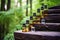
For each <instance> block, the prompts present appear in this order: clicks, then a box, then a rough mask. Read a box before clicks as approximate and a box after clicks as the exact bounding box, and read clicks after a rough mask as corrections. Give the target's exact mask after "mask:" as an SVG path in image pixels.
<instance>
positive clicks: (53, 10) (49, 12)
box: [43, 9, 60, 14]
mask: <svg viewBox="0 0 60 40" xmlns="http://www.w3.org/2000/svg"><path fill="white" fill-rule="evenodd" d="M46 13H47V14H60V9H49V10H44V11H43V14H46Z"/></svg>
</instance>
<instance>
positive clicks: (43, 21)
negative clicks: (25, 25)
mask: <svg viewBox="0 0 60 40" xmlns="http://www.w3.org/2000/svg"><path fill="white" fill-rule="evenodd" d="M41 24H45V19H44V16H42V18H41Z"/></svg>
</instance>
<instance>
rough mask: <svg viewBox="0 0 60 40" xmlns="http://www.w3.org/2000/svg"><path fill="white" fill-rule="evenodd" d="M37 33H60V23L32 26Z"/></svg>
mask: <svg viewBox="0 0 60 40" xmlns="http://www.w3.org/2000/svg"><path fill="white" fill-rule="evenodd" d="M30 25H33V26H34V27H35V29H36V31H60V23H46V24H30Z"/></svg>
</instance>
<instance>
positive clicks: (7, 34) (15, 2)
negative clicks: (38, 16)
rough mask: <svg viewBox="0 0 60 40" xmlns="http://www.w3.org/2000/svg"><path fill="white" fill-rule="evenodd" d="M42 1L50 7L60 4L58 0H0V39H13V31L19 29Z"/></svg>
mask: <svg viewBox="0 0 60 40" xmlns="http://www.w3.org/2000/svg"><path fill="white" fill-rule="evenodd" d="M42 3H44V4H47V5H48V8H50V7H53V6H58V5H60V0H5V2H4V0H0V30H1V31H0V36H1V38H0V39H1V40H14V31H16V30H21V29H22V24H23V23H25V21H26V19H27V18H29V16H31V15H32V13H33V12H36V11H37V9H38V8H40V7H41V4H42ZM4 5H5V6H4ZM2 6H4V7H2ZM26 15H27V16H26Z"/></svg>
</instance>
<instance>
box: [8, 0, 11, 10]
mask: <svg viewBox="0 0 60 40" xmlns="http://www.w3.org/2000/svg"><path fill="white" fill-rule="evenodd" d="M10 4H11V0H8V3H7V10H9V9H10Z"/></svg>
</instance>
